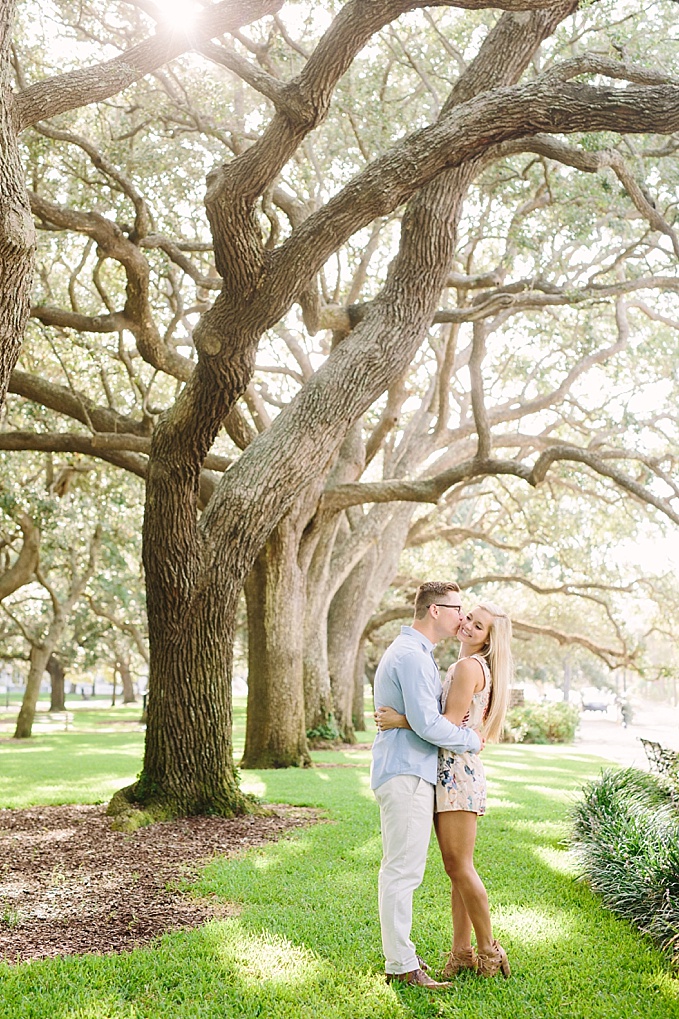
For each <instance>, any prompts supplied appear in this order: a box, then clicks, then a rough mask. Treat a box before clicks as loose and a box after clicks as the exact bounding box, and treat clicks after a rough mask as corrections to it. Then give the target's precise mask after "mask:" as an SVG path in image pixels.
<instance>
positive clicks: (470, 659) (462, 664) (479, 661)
mask: <svg viewBox="0 0 679 1019" xmlns="http://www.w3.org/2000/svg"><path fill="white" fill-rule="evenodd" d="M479 665H480V666H481V668H482V669H483V674H484V676H488V675H489V670H488V666H487V664H486V660H485V658H484V657H483V656H482V655H467V657H466V658H458V660H457V661H456V662H453V664H452V665H451V666H450V668H449V669H448V671H447V673H446V679H452V678H453V675H458V676H467V677H468V676H478V672H479V668H478V667H479Z"/></svg>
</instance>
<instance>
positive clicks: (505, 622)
mask: <svg viewBox="0 0 679 1019" xmlns="http://www.w3.org/2000/svg"><path fill="white" fill-rule="evenodd" d="M478 607H479V608H480V609H483V610H484V612H487V613H488V614H489V615H490V616H492V622H491V625H490V630H489V632H488V640H487V641H486V643H485V644H484V646H483V647H482V648H481V651H480V652H479V654H481V655H483V657H484V658H485V659H486V662H487V663H488V668H489V669H490V674H491V677H492V685H491V690H490V701H489V702H488V709H487V711H486V716H485V718H484V720H483V725H482V727H481V728H482V731H483V734H484V736H485V737H486V739H487V740H497V739H499V737H500V733H501V732H502V726H503V723H504V720H505V715H506V714H507V707H508V705H509V688H510V686H511V683H512V678H513V675H514V663H513V661H512V621H511V619H510V618H509V616H508V615H507V613H506V612H504V611H503V610H502V609H501V608H500V607H499V605H494V604H493V602H480V603H479V606H478Z"/></svg>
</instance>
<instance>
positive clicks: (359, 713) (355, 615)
mask: <svg viewBox="0 0 679 1019" xmlns="http://www.w3.org/2000/svg"><path fill="white" fill-rule="evenodd" d="M412 514H413V509H412V508H411V507H409V506H407V505H406V506H395V507H394V508H393V510H392V514H391V517H390V518H389V520H388V521H386V522H385V526H384V529H383V530H382V533H381V535H380V538H379V541H378V542H376V543H375V544H374V545H372V546H371V547H370V548H369V549H368V551H367V552H366V553H365V555H364V556H363V557H362V558H361V559H360V560H359V562H358V563H357V564H356V565H355V566H354V568H353V569H352V571H351V573H350V574H349V576H348V577H347V578H346V580H345V581H344V583H343V584H342V586H341V587H340V589H339V590H338V592H337V594H336V595H335V597H334V598H333V601H332V604H331V606H330V611H329V613H328V664H329V670H330V680H331V683H332V691H333V698H334V703H335V711H336V714H337V720H338V724H339V726H340V729H341V732H342V735H343V738H344V739H345V740H347V741H348V742H353V741H354V739H355V736H354V727H355V725H356V720H357V719H358V724H359V726H360V727H361V728H363V674H364V663H363V656H362V653H361V648H362V636H363V631H364V630H365V627H366V624H367V622H368V620H369V619H370V617H371V616H372V614H373V613H374V611H375V609H376V608H377V606H378V605H379V603H380V600H381V598H382V596H383V594H384V592H385V591H386V590H387V588H388V587H389V584H390V583H391V581H392V580H393V578H394V575H395V574H396V571H397V569H398V562H399V557H400V555H401V550H402V548H403V545H404V542H405V538H406V535H407V533H408V526H409V522H410V519H411V517H412Z"/></svg>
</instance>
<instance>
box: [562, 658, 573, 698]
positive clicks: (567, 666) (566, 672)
mask: <svg viewBox="0 0 679 1019" xmlns="http://www.w3.org/2000/svg"><path fill="white" fill-rule="evenodd" d="M572 672H573V670H572V666H571V660H570V658H564V662H563V688H562V689H563V699H564V700H565V701H568V700H570V696H571V677H572Z"/></svg>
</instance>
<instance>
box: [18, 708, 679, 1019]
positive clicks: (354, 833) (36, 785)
mask: <svg viewBox="0 0 679 1019" xmlns="http://www.w3.org/2000/svg"><path fill="white" fill-rule="evenodd" d="M238 733H239V734H242V712H241V711H240V706H239V718H238ZM141 749H142V734H141V733H140V732H129V733H123V734H121V733H118V732H109V733H104V734H99V735H97V734H95V733H92V732H90V733H88V732H80V731H74V732H67V733H60V734H58V733H54V734H51V735H41V736H38V737H36V739H35V740H32V741H27V745H22V746H17V745H15V744H11V743H2V744H0V777H1V784H0V805H3V806H7V805H13V806H19V805H23V804H28V803H36V802H58V801H61V802H64V801H68V800H71V801H74V802H91V801H93V800H97V799H98V800H101V799H105V798H106V797H107V796H108V795H109V794H110V792H111V791H112V790H113V789H115V788H118V787H119V786H120V785H122V784H123V783H124V782H126V781H128V780H129V779H130V778H133V777H134V774H135V773H136V771H137V770H138V768H139V763H140V755H141ZM484 757H485V760H486V768H487V771H488V776H489V780H490V797H489V813H488V815H487V817H486V818H484V819H483V821H482V822H481V823H480V835H479V843H478V852H477V866H478V869H479V871H480V873H481V874H482V876H483V878H484V880H485V881H486V884H487V887H488V890H489V894H490V899H491V908H492V914H493V922H494V926H495V933H496V935H497V936H498V937H499V939H500V940H501V941H502V943H503V944H504V945H505V947H506V948H507V950H508V952H509V956H510V960H511V964H512V969H513V974H512V977H511V979H510V980H508V981H501V980H499V979H495V980H491V981H483V980H481V979H479V978H476V977H474V976H473V975H470V974H466V975H463V976H460V977H459V978H457V979H456V981H455V984H454V987H453V989H452V990H450V991H447V992H442V993H440V994H433V993H431V992H429V993H428V992H425V991H422V990H419V989H408V988H397V989H395V988H393V987H388V986H387V985H386V984H385V982H384V978H383V976H382V973H381V969H382V959H381V954H380V948H379V945H380V939H379V924H378V920H377V910H376V880H377V869H378V866H379V859H380V838H379V818H378V811H377V807H376V804H375V802H374V800H373V797H372V794H371V792H370V789H369V787H368V764H369V752H368V751H367V750H363V749H359V750H354V751H323V752H319V753H315V754H314V758H315V760H316V763H317V767H316V768H314V769H312V770H307V771H297V770H294V769H290V770H285V771H273V772H267V771H262V772H244V773H243V785H244V787H245V788H246V789H247V790H248V791H250V792H253V793H255V794H256V795H258V796H260V797H262V798H263V799H265V800H268V801H272V802H289V803H296V804H301V805H312V806H317V807H320V808H322V810H323V811H324V813H325V816H326V820H325V821H324V822H322V823H320V824H317V825H315V826H313V827H311V828H308V829H305V830H300V831H299V832H296V833H292V834H290V835H289V836H288V837H286V838H285V839H283V840H281V841H280V842H278V843H275V844H271V845H269V846H266V847H264V848H261V849H256V850H250V851H247V852H244V853H243V855H242V857H241V858H238V859H231V860H220V859H217V860H215V861H214V862H212V863H210V864H209V865H208V866H207V868H206V869H205V871H204V872H203V874H202V877H201V879H200V881H199V882H198V884H197V885H195V886H194V891H195V893H196V894H200V895H201V896H205V895H207V896H214V897H215V899H216V900H218V901H225V902H229V903H234V904H236V907H237V908H236V915H233V916H229V917H228V918H226V919H220V920H215V921H212V922H211V923H209V924H207V925H206V926H204V927H202V928H200V929H197V930H192V931H186V932H179V933H173V934H170V935H166V936H164V937H163V938H161V939H159V940H158V941H156V942H154V943H153V945H152V946H150V947H147V948H145V949H141V950H138V951H135V952H131V953H129V954H126V955H118V956H94V955H91V956H81V957H70V958H62V959H56V960H47V961H39V962H31V963H25V964H22V965H20V966H17V967H11V966H8V965H3V966H0V1017H1V1019H10V1017H11V1019H170V1017H171V1019H180V1017H181V1019H193V1017H197V1019H222V1017H229V1019H231V1017H234V1019H235V1017H243V1019H250V1017H257V1016H262V1017H267V1019H307V1017H308V1019H311V1017H314V1019H335V1017H337V1019H373V1017H375V1019H396V1017H399V1019H401V1017H404V1019H405V1017H422V1019H424V1017H432V1019H434V1017H436V1019H438V1017H444V1019H445V1017H451V1019H453V1017H455V1019H496V1017H497V1019H499V1017H502V1019H562V1017H569V1019H636V1017H639V1019H641V1017H643V1019H674V1017H676V1019H679V980H678V979H677V976H676V974H673V973H672V972H671V970H670V969H669V967H668V964H667V962H666V960H665V958H664V957H663V956H662V955H661V954H660V953H659V952H657V951H656V950H655V949H654V948H653V947H651V945H650V944H649V943H648V942H646V941H644V940H643V939H642V938H641V937H640V936H639V935H637V934H636V933H635V931H634V930H633V929H632V928H631V927H629V926H628V925H627V924H625V923H624V922H622V921H619V920H617V919H616V918H615V917H613V916H612V915H611V914H610V913H608V912H607V911H606V910H605V909H603V907H602V906H600V904H599V903H598V901H597V900H596V899H595V897H594V896H593V895H592V894H591V893H590V892H589V890H588V889H587V888H586V887H584V886H583V885H581V884H579V883H578V882H577V881H576V880H575V873H574V867H573V863H572V861H571V859H570V857H569V854H568V852H567V850H566V848H565V846H564V841H563V840H564V838H565V836H566V834H567V830H568V826H567V814H568V810H569V806H570V804H571V803H572V802H573V797H574V796H576V795H577V791H578V789H579V788H580V786H581V784H582V783H583V781H585V780H586V779H588V778H590V777H593V776H594V775H596V774H597V773H598V771H599V768H600V765H601V762H600V761H597V760H596V759H594V758H588V757H583V756H582V755H580V754H578V753H577V751H576V750H575V749H573V748H568V747H565V748H564V747H555V746H548V747H525V746H501V747H491V748H488V749H487V751H486V752H485V754H484ZM449 922H450V921H449V906H448V883H447V878H446V877H445V874H444V872H443V868H442V865H441V862H440V858H439V855H438V850H437V848H436V844H435V840H433V839H432V845H431V852H430V861H429V867H428V871H427V875H426V879H425V882H424V884H423V886H422V888H421V889H420V890H419V892H418V893H417V896H416V902H415V926H414V937H415V940H416V942H417V945H418V950H419V951H420V952H421V954H423V955H424V956H425V957H426V958H427V959H428V960H429V961H430V962H431V963H437V962H438V960H439V958H440V953H441V952H442V951H444V950H445V949H446V947H447V945H448V941H449V936H450V935H449Z"/></svg>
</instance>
